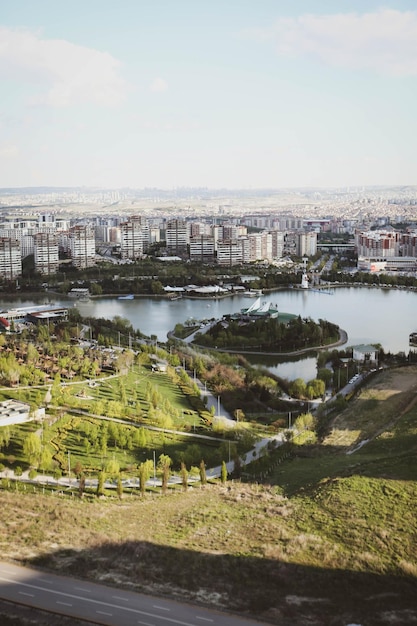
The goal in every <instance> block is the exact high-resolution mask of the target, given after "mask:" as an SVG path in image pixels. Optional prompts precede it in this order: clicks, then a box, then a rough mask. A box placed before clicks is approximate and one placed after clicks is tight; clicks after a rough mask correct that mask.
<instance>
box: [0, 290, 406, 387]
mask: <svg viewBox="0 0 417 626" xmlns="http://www.w3.org/2000/svg"><path fill="white" fill-rule="evenodd" d="M49 300H51V301H53V302H54V303H55V304H56V305H57V306H60V305H62V306H74V300H72V299H69V298H60V297H58V296H56V295H55V294H43V295H42V296H39V297H33V298H31V299H23V298H21V297H17V298H14V299H13V300H12V299H7V298H3V297H2V298H1V299H0V308H3V309H7V308H12V307H19V306H31V305H32V304H41V303H43V302H48V301H49ZM267 300H269V301H270V302H272V303H273V304H276V305H277V307H278V309H279V310H280V311H282V312H288V313H294V314H296V315H301V317H311V318H312V319H313V320H315V321H317V320H319V319H325V320H328V321H330V322H334V323H335V324H338V325H339V326H340V327H341V328H343V329H344V330H345V331H346V332H347V334H348V342H347V344H346V346H352V345H357V344H361V343H379V344H381V345H382V346H383V348H384V350H385V352H394V353H396V352H401V351H402V352H405V353H408V351H409V345H408V336H409V334H410V332H413V331H417V294H416V293H414V292H408V291H405V290H396V289H392V290H387V289H377V288H361V287H346V288H344V287H340V288H337V289H335V290H334V292H332V295H329V294H327V293H319V292H315V291H301V290H292V289H289V290H285V291H276V292H274V293H272V294H268V295H266V296H263V297H262V301H267ZM253 302H254V300H253V299H251V298H247V297H245V296H231V297H228V298H223V299H221V300H210V301H206V300H195V299H190V298H182V299H179V300H173V301H171V300H167V299H165V298H135V299H134V300H118V299H117V298H109V297H102V298H98V299H94V300H90V301H87V302H78V301H77V307H78V310H79V311H80V313H81V315H88V316H93V317H103V318H108V319H111V318H113V317H114V316H116V315H119V316H120V317H124V318H126V319H128V320H129V321H130V322H131V324H132V326H133V327H134V328H135V329H136V330H140V331H141V332H142V333H143V334H145V335H156V336H157V338H158V340H159V341H162V342H163V341H166V339H167V333H168V331H170V330H172V329H173V328H174V327H175V324H177V323H184V322H185V321H186V320H187V319H190V318H194V319H196V320H202V319H207V318H213V317H214V318H218V317H221V316H223V315H225V314H227V313H235V312H236V311H239V310H240V309H242V308H243V307H248V306H250V304H252V303H253ZM251 360H252V362H254V363H259V364H264V365H267V367H268V368H269V369H271V370H272V371H274V372H275V373H276V374H278V375H279V376H282V377H284V378H288V379H290V380H293V379H294V378H297V377H301V378H304V379H305V380H309V379H311V378H314V377H315V374H316V359H315V357H313V356H311V357H307V358H299V359H288V358H287V357H286V358H285V361H284V362H280V360H279V359H277V358H275V357H262V358H260V357H259V358H258V357H256V358H255V357H254V358H253V359H251Z"/></svg>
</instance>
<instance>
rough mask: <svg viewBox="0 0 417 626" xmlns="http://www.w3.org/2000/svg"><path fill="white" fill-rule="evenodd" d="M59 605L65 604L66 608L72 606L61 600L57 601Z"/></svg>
mask: <svg viewBox="0 0 417 626" xmlns="http://www.w3.org/2000/svg"><path fill="white" fill-rule="evenodd" d="M56 603H57V604H63V605H64V606H72V604H70V603H69V602H61V601H60V600H57V601H56Z"/></svg>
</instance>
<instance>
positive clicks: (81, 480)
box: [78, 473, 85, 498]
mask: <svg viewBox="0 0 417 626" xmlns="http://www.w3.org/2000/svg"><path fill="white" fill-rule="evenodd" d="M84 491H85V474H84V473H82V474H81V476H80V478H79V481H78V496H79V497H80V498H82V497H83V495H84Z"/></svg>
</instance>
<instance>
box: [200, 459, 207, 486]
mask: <svg viewBox="0 0 417 626" xmlns="http://www.w3.org/2000/svg"><path fill="white" fill-rule="evenodd" d="M199 469H200V482H201V484H202V485H206V484H207V474H206V464H205V463H204V461H203V459H201V462H200V468H199Z"/></svg>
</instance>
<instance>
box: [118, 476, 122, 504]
mask: <svg viewBox="0 0 417 626" xmlns="http://www.w3.org/2000/svg"><path fill="white" fill-rule="evenodd" d="M117 497H118V498H119V500H121V499H122V498H123V482H122V475H121V474H120V473H119V475H118V477H117Z"/></svg>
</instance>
